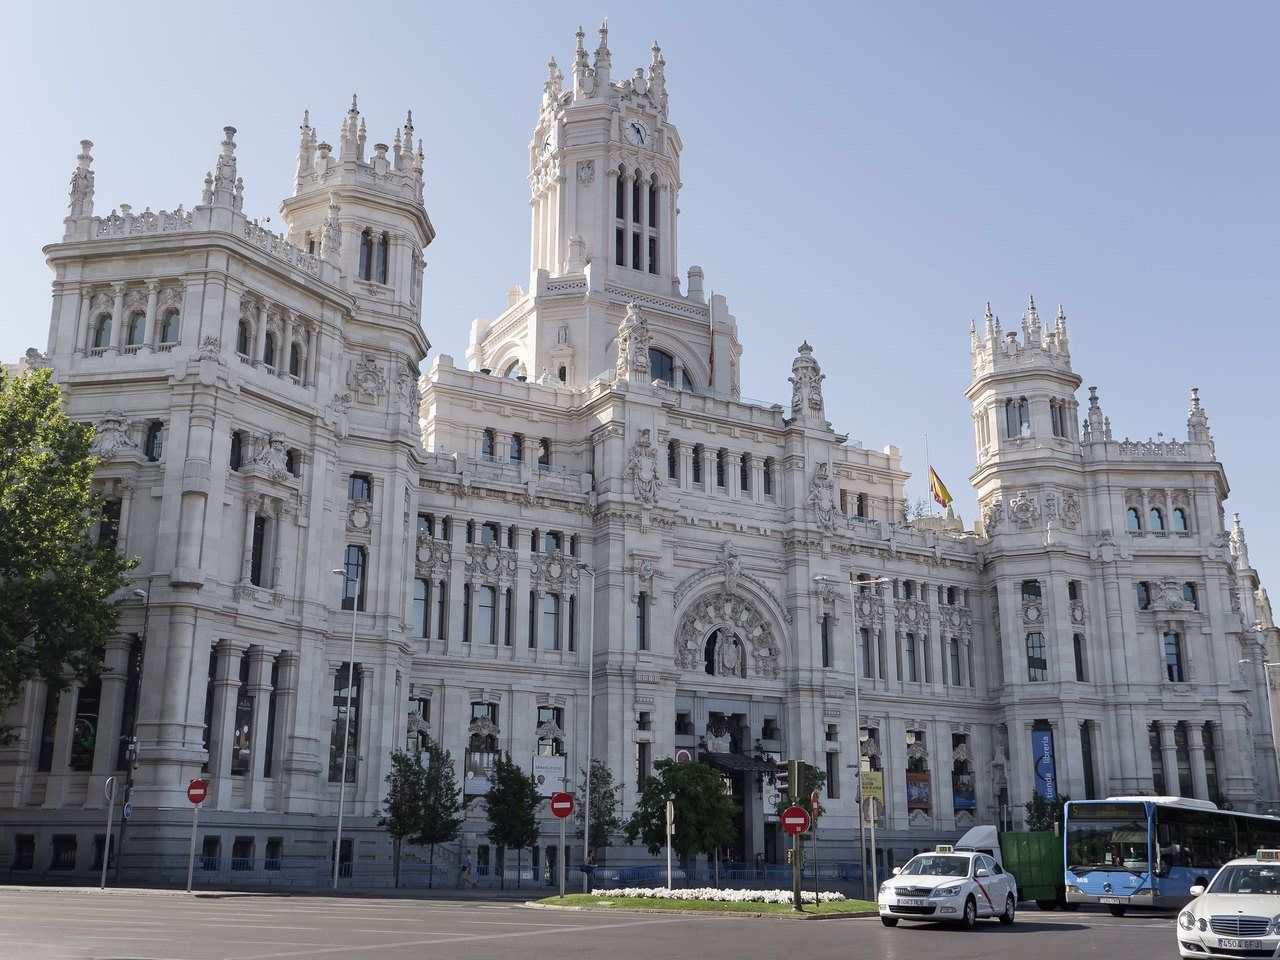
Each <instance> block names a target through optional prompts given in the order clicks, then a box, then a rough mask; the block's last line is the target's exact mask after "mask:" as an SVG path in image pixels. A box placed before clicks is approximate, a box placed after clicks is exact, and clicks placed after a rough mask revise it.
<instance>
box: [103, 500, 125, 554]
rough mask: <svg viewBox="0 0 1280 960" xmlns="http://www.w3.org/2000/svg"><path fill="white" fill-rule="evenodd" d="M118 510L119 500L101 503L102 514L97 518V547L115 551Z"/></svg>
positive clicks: (118, 526) (117, 539)
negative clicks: (109, 548)
mask: <svg viewBox="0 0 1280 960" xmlns="http://www.w3.org/2000/svg"><path fill="white" fill-rule="evenodd" d="M120 510H121V501H120V500H119V499H112V500H103V501H102V514H101V515H100V516H99V518H98V544H99V546H103V547H111V548H112V549H113V550H114V549H115V547H116V544H117V543H118V542H119V540H120Z"/></svg>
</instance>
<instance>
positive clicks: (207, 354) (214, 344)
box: [196, 334, 227, 367]
mask: <svg viewBox="0 0 1280 960" xmlns="http://www.w3.org/2000/svg"><path fill="white" fill-rule="evenodd" d="M196 359H197V360H212V361H213V362H214V363H216V364H218V365H219V366H223V367H225V366H226V365H227V361H226V360H224V359H222V340H221V339H220V338H218V337H215V336H213V335H212V334H206V335H205V337H204V339H203V340H201V341H200V349H199V350H198V351H197V352H196Z"/></svg>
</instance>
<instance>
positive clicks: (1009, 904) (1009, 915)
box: [1000, 893, 1017, 927]
mask: <svg viewBox="0 0 1280 960" xmlns="http://www.w3.org/2000/svg"><path fill="white" fill-rule="evenodd" d="M1016 909H1017V906H1016V904H1015V903H1014V902H1013V894H1012V893H1011V894H1009V896H1008V897H1007V898H1006V899H1005V901H1004V913H1002V914H1000V922H1001V923H1002V924H1004V925H1005V926H1006V927H1007V926H1009V924H1011V923H1013V913H1014V910H1016Z"/></svg>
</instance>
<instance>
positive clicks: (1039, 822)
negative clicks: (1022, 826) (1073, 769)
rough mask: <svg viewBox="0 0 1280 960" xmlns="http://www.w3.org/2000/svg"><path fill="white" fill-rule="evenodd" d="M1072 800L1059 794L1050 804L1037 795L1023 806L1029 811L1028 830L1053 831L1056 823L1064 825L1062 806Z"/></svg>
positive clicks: (1063, 794)
mask: <svg viewBox="0 0 1280 960" xmlns="http://www.w3.org/2000/svg"><path fill="white" fill-rule="evenodd" d="M1070 799H1071V798H1070V797H1069V796H1067V795H1066V794H1065V793H1060V794H1058V797H1057V799H1056V800H1054V801H1053V802H1052V803H1050V802H1049V801H1048V800H1046V799H1045V798H1044V797H1042V796H1040V794H1038V793H1037V794H1035V795H1034V796H1032V798H1031V799H1030V800H1028V801H1027V802H1026V803H1025V804H1024V805H1023V806H1024V807H1025V809H1026V811H1027V829H1028V830H1052V829H1053V825H1054V824H1055V823H1062V805H1063V804H1065V803H1066V802H1067V801H1069V800H1070Z"/></svg>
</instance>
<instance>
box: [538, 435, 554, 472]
mask: <svg viewBox="0 0 1280 960" xmlns="http://www.w3.org/2000/svg"><path fill="white" fill-rule="evenodd" d="M538 466H540V467H550V466H551V441H550V440H548V439H547V438H546V437H543V438H542V439H541V440H539V441H538Z"/></svg>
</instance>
